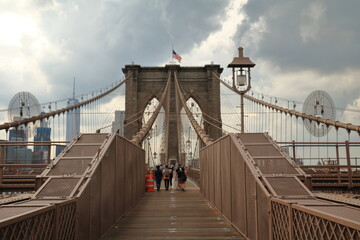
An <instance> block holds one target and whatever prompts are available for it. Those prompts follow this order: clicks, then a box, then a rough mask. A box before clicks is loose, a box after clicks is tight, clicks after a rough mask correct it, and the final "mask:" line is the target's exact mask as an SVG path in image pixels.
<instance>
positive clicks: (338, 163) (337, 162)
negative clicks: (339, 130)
mask: <svg viewBox="0 0 360 240" xmlns="http://www.w3.org/2000/svg"><path fill="white" fill-rule="evenodd" d="M335 149H336V164H337V166H338V167H337V173H336V174H337V178H338V183H341V176H340V175H341V172H340V167H339V166H340V160H339V145H338V143H336V146H335Z"/></svg>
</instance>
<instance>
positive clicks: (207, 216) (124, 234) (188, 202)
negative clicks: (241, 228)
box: [104, 182, 245, 240]
mask: <svg viewBox="0 0 360 240" xmlns="http://www.w3.org/2000/svg"><path fill="white" fill-rule="evenodd" d="M104 239H106V240H113V239H142V240H146V239H245V238H244V237H243V236H242V235H241V234H240V233H239V232H238V231H237V230H236V229H235V228H234V227H233V226H232V225H231V223H229V222H228V221H227V220H226V219H225V218H224V217H222V215H221V214H220V213H219V212H218V210H217V209H216V208H214V207H213V206H212V205H211V204H210V203H209V202H208V201H207V200H205V198H204V197H203V195H201V194H200V192H199V190H198V189H197V188H196V187H195V186H194V185H193V184H191V182H190V183H188V188H187V190H186V191H185V192H180V191H178V190H175V189H171V190H169V191H165V190H164V189H161V190H160V191H159V192H156V191H155V192H147V193H145V196H144V198H143V199H142V200H141V201H140V203H139V204H138V205H137V206H136V207H135V208H134V209H133V210H132V211H130V212H128V213H127V214H126V215H125V216H124V217H123V218H122V219H121V220H120V221H119V222H118V223H117V224H116V225H115V227H114V228H113V229H112V230H111V231H110V232H109V234H107V235H106V236H105V237H104Z"/></svg>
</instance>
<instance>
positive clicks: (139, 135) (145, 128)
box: [131, 71, 171, 145]
mask: <svg viewBox="0 0 360 240" xmlns="http://www.w3.org/2000/svg"><path fill="white" fill-rule="evenodd" d="M170 77H171V72H170V71H169V73H168V79H167V82H166V86H165V90H164V91H163V93H162V95H161V97H160V101H159V104H158V106H157V107H156V109H155V111H154V113H153V115H152V116H151V117H150V119H149V120H148V121H147V122H146V123H145V124H144V125H143V127H142V128H141V129H140V131H138V132H137V133H136V134H135V135H134V136H133V138H132V139H131V142H133V143H135V144H137V145H139V144H140V143H141V142H142V141H143V140H144V138H145V137H146V135H147V134H148V133H149V131H150V129H151V127H152V125H153V124H154V122H155V120H156V117H157V116H158V115H159V112H160V109H161V107H162V106H163V104H164V101H165V97H166V96H167V94H170V91H169V89H170V83H171V79H170Z"/></svg>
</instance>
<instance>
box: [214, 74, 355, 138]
mask: <svg viewBox="0 0 360 240" xmlns="http://www.w3.org/2000/svg"><path fill="white" fill-rule="evenodd" d="M212 73H213V75H214V76H215V78H216V79H217V80H219V81H220V82H221V83H222V84H223V85H224V86H225V87H227V88H229V89H230V90H231V91H233V92H235V93H236V91H235V90H234V89H233V88H232V87H231V86H230V85H229V84H227V83H226V82H225V81H223V80H222V79H221V78H219V76H217V75H216V73H215V72H212ZM244 97H245V98H246V99H248V100H250V101H253V102H256V103H258V104H260V105H263V106H265V107H268V108H271V109H274V110H276V111H280V112H282V113H285V114H290V115H294V116H296V117H301V118H302V119H308V120H310V121H315V122H317V123H318V124H320V123H324V124H325V125H331V126H334V127H335V128H343V129H345V130H347V131H349V132H350V131H355V132H357V133H358V134H360V126H359V125H353V124H351V123H344V122H340V121H334V120H331V119H325V118H320V117H316V116H313V115H309V114H305V113H300V112H298V111H295V110H290V109H287V108H283V107H279V106H276V105H274V104H271V103H268V102H265V101H263V100H259V99H256V98H254V97H252V96H250V95H247V94H244Z"/></svg>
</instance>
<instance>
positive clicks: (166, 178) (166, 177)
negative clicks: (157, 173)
mask: <svg viewBox="0 0 360 240" xmlns="http://www.w3.org/2000/svg"><path fill="white" fill-rule="evenodd" d="M162 174H163V177H164V183H165V189H166V191H167V190H169V183H170V174H171V169H169V167H168V166H167V165H165V168H164V169H163V171H162Z"/></svg>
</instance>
